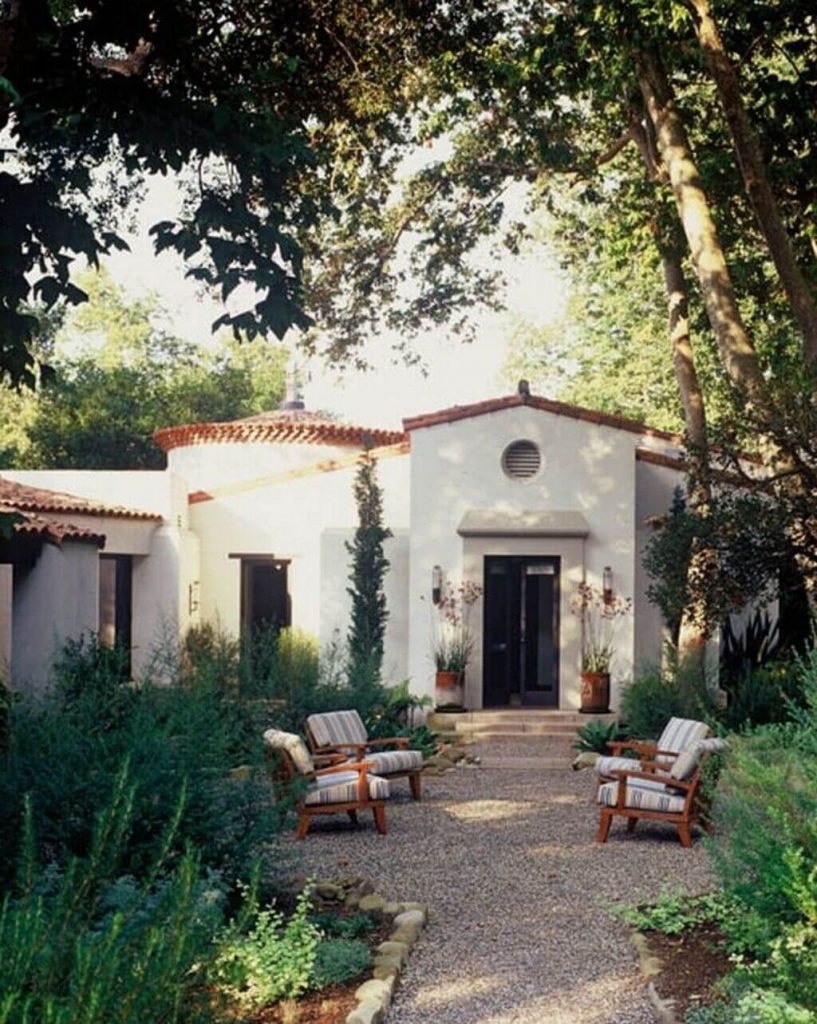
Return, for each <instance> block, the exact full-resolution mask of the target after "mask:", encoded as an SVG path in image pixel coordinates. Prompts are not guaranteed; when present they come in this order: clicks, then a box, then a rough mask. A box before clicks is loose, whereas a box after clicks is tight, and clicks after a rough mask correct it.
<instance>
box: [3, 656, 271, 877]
mask: <svg viewBox="0 0 817 1024" xmlns="http://www.w3.org/2000/svg"><path fill="white" fill-rule="evenodd" d="M107 665H108V663H107V661H106V653H105V651H104V648H101V647H100V645H98V644H97V643H96V642H95V641H85V642H83V643H78V644H73V645H68V646H67V647H66V649H65V652H64V654H63V657H62V658H61V660H60V662H59V663H58V670H57V685H56V688H55V689H54V691H53V692H52V693H50V694H48V695H46V696H45V697H43V698H41V699H39V700H20V701H17V702H15V703H14V704H13V705H12V707H11V709H10V714H9V724H8V742H7V745H6V749H5V751H4V754H3V765H2V772H0V815H2V819H3V821H4V822H6V823H7V824H10V826H11V827H9V828H4V829H2V830H0V881H1V880H3V879H4V878H5V880H8V877H9V874H10V871H11V865H12V864H13V862H14V845H13V836H14V835H15V831H16V830H15V828H14V825H15V824H16V825H17V826H18V828H19V825H20V822H21V820H22V809H23V799H24V795H25V794H26V793H30V794H31V795H32V806H33V813H34V823H35V831H36V834H37V837H38V842H39V844H40V845H41V847H42V848H43V849H44V850H47V851H48V856H49V859H51V860H54V861H55V862H56V863H57V864H65V862H66V860H67V859H68V858H69V857H70V856H78V857H83V856H86V855H87V854H88V851H89V849H90V844H91V840H92V836H93V827H94V825H93V823H94V820H95V815H96V812H97V810H98V808H99V807H102V806H105V805H106V804H107V803H108V801H109V799H110V796H111V792H112V790H111V787H112V784H113V780H114V779H115V777H116V776H117V773H118V772H119V770H120V768H121V766H122V764H123V763H124V762H125V760H126V759H127V760H128V762H129V765H130V773H131V778H132V780H133V782H134V786H135V794H134V805H133V812H132V819H131V823H130V827H129V830H128V837H127V843H126V847H125V849H124V850H123V870H125V871H128V872H131V873H133V874H137V875H138V874H139V872H140V871H141V870H143V869H144V867H145V865H146V864H148V863H150V862H151V861H152V859H153V858H154V856H155V853H156V850H157V846H158V843H159V842H160V840H161V836H162V834H163V832H164V830H165V829H166V827H167V825H168V823H169V822H170V821H171V820H172V818H173V815H174V814H175V809H176V806H177V803H178V797H179V792H180V790H181V788H182V786H183V785H185V786H186V791H187V801H186V803H185V807H184V812H183V815H182V820H181V821H180V823H179V838H180V840H181V841H182V842H183V841H187V840H189V841H192V842H194V843H195V844H196V846H197V848H198V849H199V851H200V856H201V858H202V861H203V863H205V864H206V865H208V866H210V867H213V868H215V869H218V870H221V871H223V872H224V875H225V877H226V878H228V879H230V880H231V881H235V880H236V879H237V878H240V877H242V876H246V875H247V872H248V870H249V864H250V862H251V861H252V859H253V858H254V857H255V856H256V854H257V853H258V852H259V851H260V850H261V848H262V844H264V843H268V842H269V841H270V839H272V838H273V837H274V835H275V833H276V831H277V828H278V825H279V821H278V813H277V810H276V808H275V806H274V803H273V801H272V797H271V792H270V787H269V784H268V781H267V779H266V776H265V773H264V768H263V749H262V742H261V735H260V732H259V731H258V730H257V729H256V727H255V725H254V723H253V721H252V718H251V716H250V715H249V714H248V712H247V708H246V706H245V705H244V704H243V703H242V702H241V701H238V700H236V699H234V697H233V696H232V695H229V694H225V692H224V691H222V690H220V689H217V688H216V687H215V686H214V685H212V684H211V683H210V682H209V681H208V680H206V679H205V680H203V681H201V682H200V683H197V684H196V685H190V686H185V687H182V686H178V685H169V686H152V685H150V684H148V683H146V684H143V685H142V686H141V687H138V688H136V687H133V686H129V685H123V684H122V683H121V682H120V681H119V680H118V679H116V678H115V677H114V675H113V674H112V673H110V672H108V670H107V667H106V666H107ZM238 765H246V766H247V771H246V772H244V773H243V774H244V776H245V777H243V778H238V779H234V778H231V777H230V769H232V768H234V767H236V766H238Z"/></svg>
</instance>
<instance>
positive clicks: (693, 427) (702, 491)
mask: <svg viewBox="0 0 817 1024" xmlns="http://www.w3.org/2000/svg"><path fill="white" fill-rule="evenodd" d="M648 128H649V125H648V126H647V128H645V127H644V126H642V125H641V123H640V122H639V121H638V119H637V116H636V115H634V116H633V119H632V122H631V132H632V135H633V139H634V140H635V142H636V144H637V146H638V148H639V150H640V152H641V157H642V160H643V161H644V166H645V168H646V172H647V176H648V177H649V178H651V179H652V180H653V181H656V182H659V183H660V182H664V183H666V182H667V181H668V180H669V177H668V173H667V169H666V167H665V166H664V164H663V162H662V161H661V159H660V157H659V156H658V154H657V153H656V152H655V139H654V137H653V136H652V135H651V134H650V133H649V131H648ZM653 234H654V236H655V240H656V245H657V246H658V250H659V252H660V253H661V265H662V268H663V271H664V287H665V290H666V294H667V309H668V313H669V335H670V345H671V347H672V364H673V368H674V370H675V380H676V382H677V384H678V391H679V393H680V396H681V405H682V406H683V409H684V425H685V427H686V434H687V441H688V458H689V474H688V480H689V494H688V500H689V504H690V507H691V508H692V509H693V510H694V511H695V512H696V513H697V514H698V515H700V516H702V517H706V516H707V515H708V514H709V509H710V505H711V502H712V484H711V477H710V472H709V442H708V437H707V427H706V406H705V404H704V396H703V392H702V391H701V386H700V382H699V380H698V374H697V371H696V369H695V356H694V352H693V348H692V335H691V331H690V323H689V302H688V297H687V284H686V278H685V277H684V271H683V267H682V265H681V257H680V253H679V251H678V247H677V246H674V245H672V244H670V243H668V242H667V241H666V240H663V239H661V237H660V232H659V230H658V228H657V227H656V229H655V231H654V232H653ZM714 558H715V555H714V552H713V551H712V550H711V548H708V547H706V546H704V545H703V544H702V543H701V541H700V540H699V539H696V540H695V542H694V544H693V548H692V552H691V555H690V561H689V566H688V568H687V586H688V592H689V593H691V594H692V595H694V596H693V597H692V598H691V599H690V600H689V601H688V603H687V605H686V607H685V608H684V612H683V615H682V616H681V623H680V628H679V630H678V637H677V641H676V642H677V650H678V663H679V665H682V666H683V667H684V669H685V670H687V671H689V672H691V673H693V674H694V675H696V676H698V677H699V678H701V679H703V678H704V675H705V655H706V641H707V638H708V636H709V628H708V623H707V615H706V607H705V601H704V600H703V598H702V597H701V596H700V595H701V594H703V593H704V592H705V591H704V590H703V589H701V587H700V583H701V581H702V580H703V579H705V578H708V577H709V575H710V574H711V572H712V570H713V568H714V566H715V561H714Z"/></svg>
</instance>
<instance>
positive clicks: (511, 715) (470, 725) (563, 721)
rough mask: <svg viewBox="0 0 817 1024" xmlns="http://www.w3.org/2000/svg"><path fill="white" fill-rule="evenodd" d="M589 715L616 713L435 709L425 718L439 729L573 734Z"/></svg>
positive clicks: (607, 718) (469, 732)
mask: <svg viewBox="0 0 817 1024" xmlns="http://www.w3.org/2000/svg"><path fill="white" fill-rule="evenodd" d="M591 718H601V719H603V720H604V721H612V720H613V719H614V718H615V715H612V714H609V715H583V714H580V713H579V712H577V711H545V710H542V709H537V708H530V709H518V708H509V709H507V710H486V711H464V712H460V713H454V712H445V711H442V712H440V711H436V712H432V713H431V714H429V716H428V719H427V722H428V725H429V727H430V728H431V729H435V730H437V731H439V732H455V733H458V734H464V735H478V736H482V735H485V734H486V733H491V734H494V735H496V734H502V733H507V734H508V735H520V734H535V735H540V736H560V735H563V736H573V734H574V733H575V732H576V730H577V729H579V728H581V727H582V726H583V725H586V724H587V722H588V721H589V720H590V719H591Z"/></svg>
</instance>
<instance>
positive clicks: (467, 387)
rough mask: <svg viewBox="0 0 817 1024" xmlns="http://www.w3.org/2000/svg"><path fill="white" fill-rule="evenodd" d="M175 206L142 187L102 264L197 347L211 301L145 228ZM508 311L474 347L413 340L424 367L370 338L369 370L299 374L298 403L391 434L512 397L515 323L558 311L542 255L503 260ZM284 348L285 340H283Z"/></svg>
mask: <svg viewBox="0 0 817 1024" xmlns="http://www.w3.org/2000/svg"><path fill="white" fill-rule="evenodd" d="M178 204H179V192H178V188H177V186H176V183H175V182H174V181H173V180H172V179H170V178H156V179H154V180H153V181H152V182H151V184H150V187H149V190H148V194H147V197H146V200H145V203H144V205H143V207H142V209H141V212H140V215H139V218H138V226H137V227H136V228H135V230H134V232H132V233H130V234H129V235H128V242H129V244H130V246H131V252H130V253H118V254H116V255H115V256H113V257H112V258H110V259H109V260H108V262H107V266H108V269H109V270H110V272H111V274H112V276H113V277H114V279H115V280H116V281H117V282H118V283H119V284H120V285H122V286H123V287H124V288H125V289H126V291H127V292H128V293H130V294H131V295H133V296H135V295H138V294H139V293H143V292H145V291H149V290H152V291H154V292H156V293H157V295H158V298H159V301H160V303H161V304H162V305H163V306H164V307H166V309H167V310H168V312H169V314H170V316H171V322H172V326H173V330H174V331H175V333H176V334H178V336H179V337H182V338H186V339H189V340H191V341H198V342H202V343H206V342H207V340H208V338H210V337H211V336H212V335H211V330H210V325H211V324H212V322H213V321H214V320H215V319H216V317H218V316H219V314H220V313H221V312H222V309H221V308H220V306H219V304H218V302H217V301H215V300H214V299H213V298H211V297H210V296H208V295H207V294H205V293H204V292H203V291H202V289H201V288H200V286H198V285H197V284H196V283H195V282H193V281H191V280H188V279H186V278H185V276H184V270H183V267H182V263H181V260H180V259H179V258H178V257H177V256H175V255H173V254H170V253H163V254H162V255H161V256H155V255H154V253H153V250H152V246H151V241H150V238H149V236H148V232H147V228H148V225H149V224H151V223H154V222H155V221H157V220H160V219H162V218H163V217H167V216H169V215H172V211H173V210H175V209H177V207H178ZM504 269H505V272H506V275H507V277H508V280H509V290H508V303H507V305H508V308H507V311H506V312H504V313H496V314H494V313H490V314H483V315H481V316H480V319H479V330H478V332H477V341H475V342H474V343H472V344H468V345H466V344H463V343H461V342H460V341H458V340H457V339H456V338H454V337H450V336H449V332H447V331H446V329H445V328H441V329H440V330H439V331H437V332H435V333H434V334H432V335H428V336H426V337H425V338H423V339H421V340H419V341H418V342H417V343H415V345H414V346H413V348H414V349H415V350H416V351H417V352H418V353H419V354H420V355H421V357H422V359H423V361H424V362H425V364H426V368H427V374H426V375H425V376H424V375H423V373H422V371H421V369H420V367H419V366H410V367H407V366H405V365H402V364H400V363H399V362H398V363H397V365H393V364H394V362H395V360H399V356H397V355H396V354H394V353H393V352H392V349H391V343H390V340H389V338H388V337H386V336H383V337H380V338H373V339H372V341H371V343H370V344H369V345H368V346H367V349H366V351H365V353H364V356H365V358H366V359H367V361H369V362H370V363H371V364H372V366H373V369H372V370H371V371H369V372H361V371H357V370H355V369H353V368H349V369H345V370H343V371H341V372H339V371H337V370H335V369H333V368H331V367H327V366H326V365H324V364H323V363H322V362H320V361H318V360H311V361H309V362H306V361H305V360H304V358H303V357H300V358H299V359H298V362H299V364H300V365H301V366H302V367H303V376H304V377H305V378H306V379H305V380H304V388H303V390H304V398H305V400H306V404H307V407H308V408H310V409H322V410H326V411H331V412H333V413H336V414H337V415H338V416H340V417H341V418H342V419H345V420H348V421H350V422H358V423H361V424H363V425H369V426H373V427H374V426H383V427H389V428H391V427H399V426H400V421H401V419H402V417H403V416H410V415H416V414H418V413H423V412H430V411H433V410H434V409H439V408H444V407H446V406H450V405H456V404H462V403H465V402H473V401H479V400H481V399H484V398H488V397H492V396H495V395H498V394H504V393H507V392H509V391H510V390H512V386H511V384H510V382H509V381H507V380H505V379H503V374H502V368H503V364H504V362H505V359H506V354H507V343H508V340H509V338H510V336H511V334H512V333H513V330H514V327H515V325H517V324H518V323H519V321H520V320H523V321H528V322H531V323H533V324H536V325H539V324H544V323H547V322H548V321H551V320H553V319H555V318H557V317H559V316H560V315H561V314H562V313H563V311H564V301H565V287H564V284H563V283H562V281H561V280H560V279H559V277H558V275H557V274H556V273H555V272H554V271H552V270H550V269H549V267H548V263H547V259H546V257H545V255H544V254H543V253H542V251H541V250H540V251H538V252H531V253H530V254H528V255H523V256H520V257H517V258H514V257H511V256H510V255H508V256H507V262H506V264H505V267H504ZM287 342H288V344H289V347H292V346H293V345H294V333H293V334H291V335H290V336H288V337H287Z"/></svg>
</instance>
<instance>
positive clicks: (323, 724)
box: [306, 709, 369, 747]
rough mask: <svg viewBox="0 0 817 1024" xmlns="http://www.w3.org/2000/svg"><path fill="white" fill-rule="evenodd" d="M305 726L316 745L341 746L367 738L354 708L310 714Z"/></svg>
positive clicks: (362, 741)
mask: <svg viewBox="0 0 817 1024" xmlns="http://www.w3.org/2000/svg"><path fill="white" fill-rule="evenodd" d="M306 727H307V729H308V730H309V733H310V735H311V736H312V739H313V741H314V743H315V746H316V747H342V746H343V744H344V743H365V742H366V741H367V740H368V738H369V737H368V736H367V735H366V727H365V726H364V724H363V721H362V720H361V717H360V715H359V714H358V713H357V711H355V710H354V709H352V710H351V711H325V712H323V713H322V714H319V715H310V716H309V718H307V720H306Z"/></svg>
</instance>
